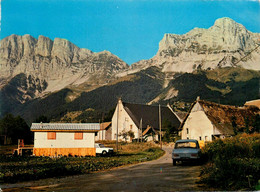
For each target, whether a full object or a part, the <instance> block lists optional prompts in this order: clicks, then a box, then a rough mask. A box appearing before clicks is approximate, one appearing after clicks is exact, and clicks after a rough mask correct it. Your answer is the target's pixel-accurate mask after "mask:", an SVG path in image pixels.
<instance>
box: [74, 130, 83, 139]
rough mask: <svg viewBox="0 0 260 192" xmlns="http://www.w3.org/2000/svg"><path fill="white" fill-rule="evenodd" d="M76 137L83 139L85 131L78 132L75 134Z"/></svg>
mask: <svg viewBox="0 0 260 192" xmlns="http://www.w3.org/2000/svg"><path fill="white" fill-rule="evenodd" d="M74 139H75V140H82V139H83V133H82V132H77V133H75V134H74Z"/></svg>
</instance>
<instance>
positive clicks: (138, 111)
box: [123, 102, 180, 130]
mask: <svg viewBox="0 0 260 192" xmlns="http://www.w3.org/2000/svg"><path fill="white" fill-rule="evenodd" d="M123 106H124V109H125V110H126V112H127V113H128V114H129V116H130V117H131V118H132V120H133V121H134V123H135V124H136V126H137V127H139V126H140V120H141V119H142V128H147V126H151V127H153V128H154V129H156V130H159V107H158V106H152V105H142V104H132V103H125V102H123ZM161 116H162V124H163V123H164V122H166V121H169V122H170V123H171V124H172V126H174V127H176V128H178V127H179V126H180V121H179V119H178V118H177V117H176V115H175V114H174V113H173V112H172V111H171V110H170V109H169V108H168V107H166V106H161Z"/></svg>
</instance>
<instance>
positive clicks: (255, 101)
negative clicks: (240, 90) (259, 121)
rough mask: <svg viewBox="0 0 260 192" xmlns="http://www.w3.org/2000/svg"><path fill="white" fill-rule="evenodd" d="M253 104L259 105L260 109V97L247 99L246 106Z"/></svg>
mask: <svg viewBox="0 0 260 192" xmlns="http://www.w3.org/2000/svg"><path fill="white" fill-rule="evenodd" d="M251 105H253V106H256V107H258V108H259V109H260V99H257V100H252V101H247V102H246V103H245V106H251Z"/></svg>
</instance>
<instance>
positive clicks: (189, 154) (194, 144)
mask: <svg viewBox="0 0 260 192" xmlns="http://www.w3.org/2000/svg"><path fill="white" fill-rule="evenodd" d="M200 157H201V150H200V146H199V142H198V141H197V140H195V139H184V140H178V141H176V143H175V146H174V149H173V151H172V164H173V165H176V162H177V161H178V162H180V161H181V162H183V161H199V160H200Z"/></svg>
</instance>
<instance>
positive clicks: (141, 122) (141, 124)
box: [138, 118, 143, 142]
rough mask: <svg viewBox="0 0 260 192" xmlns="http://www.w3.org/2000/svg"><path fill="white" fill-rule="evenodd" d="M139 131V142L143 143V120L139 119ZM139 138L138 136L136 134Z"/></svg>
mask: <svg viewBox="0 0 260 192" xmlns="http://www.w3.org/2000/svg"><path fill="white" fill-rule="evenodd" d="M140 129H141V142H143V119H142V118H141V120H140ZM138 135H139V136H140V134H139V133H138ZM138 142H139V137H138Z"/></svg>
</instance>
